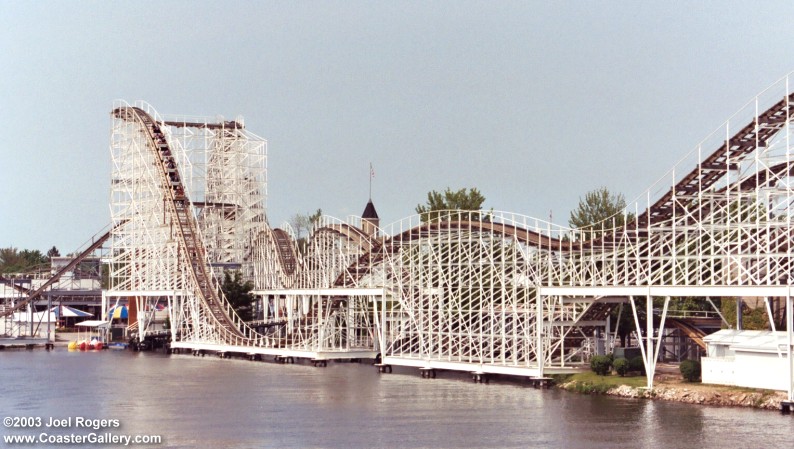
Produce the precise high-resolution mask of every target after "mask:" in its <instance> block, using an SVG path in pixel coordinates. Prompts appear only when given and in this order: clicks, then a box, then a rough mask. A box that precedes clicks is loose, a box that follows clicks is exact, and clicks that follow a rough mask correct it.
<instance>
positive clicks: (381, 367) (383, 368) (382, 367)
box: [375, 363, 392, 373]
mask: <svg viewBox="0 0 794 449" xmlns="http://www.w3.org/2000/svg"><path fill="white" fill-rule="evenodd" d="M375 366H377V367H378V372H379V373H391V372H392V369H391V365H385V364H383V363H376V364H375Z"/></svg>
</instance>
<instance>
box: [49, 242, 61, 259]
mask: <svg viewBox="0 0 794 449" xmlns="http://www.w3.org/2000/svg"><path fill="white" fill-rule="evenodd" d="M60 255H61V252H60V251H58V248H56V247H55V246H54V245H53V247H52V248H50V250H49V251H47V257H49V258H50V259H52V258H53V257H59V256H60Z"/></svg>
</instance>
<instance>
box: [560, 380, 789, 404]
mask: <svg viewBox="0 0 794 449" xmlns="http://www.w3.org/2000/svg"><path fill="white" fill-rule="evenodd" d="M554 381H555V384H556V386H557V388H561V389H563V390H566V391H570V392H575V393H584V394H607V395H610V396H620V397H627V398H644V399H657V400H664V401H675V402H683V403H688V404H701V405H718V406H734V407H753V408H763V409H769V410H779V409H780V402H781V401H783V400H785V399H786V394H785V393H783V392H780V391H772V390H760V389H752V388H743V387H732V386H726V385H710V384H702V383H700V382H686V381H684V380H683V379H682V378H681V376H680V375H678V376H675V375H662V376H657V377H656V378H655V379H654V388H653V390H648V389H646V388H645V386H646V384H647V381H646V379H645V376H626V377H620V376H617V375H609V376H599V375H597V374H595V373H593V372H591V371H588V372H583V373H578V374H572V375H560V376H554Z"/></svg>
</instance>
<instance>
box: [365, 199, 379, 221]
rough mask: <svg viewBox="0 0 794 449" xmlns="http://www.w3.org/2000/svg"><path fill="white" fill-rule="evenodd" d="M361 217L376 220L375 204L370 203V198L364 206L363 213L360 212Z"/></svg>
mask: <svg viewBox="0 0 794 449" xmlns="http://www.w3.org/2000/svg"><path fill="white" fill-rule="evenodd" d="M361 218H364V219H369V220H378V211H376V210H375V205H374V204H372V200H369V202H368V203H367V207H365V208H364V213H363V214H361Z"/></svg>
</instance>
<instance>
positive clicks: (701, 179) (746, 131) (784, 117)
mask: <svg viewBox="0 0 794 449" xmlns="http://www.w3.org/2000/svg"><path fill="white" fill-rule="evenodd" d="M790 104H794V94H790V95H788V96H786V97H784V98H783V99H782V100H780V101H778V102H777V103H775V104H774V105H773V106H771V107H770V108H768V109H767V110H766V111H764V112H763V113H761V114H760V115H758V118H757V119H753V120H752V121H751V122H750V123H748V124H747V125H745V126H744V127H743V128H742V129H741V130H740V131H738V132H737V133H735V134H734V135H733V136H732V137H731V138H729V139H727V140H726V142H725V143H724V144H723V145H722V146H720V147H719V148H717V149H716V150H714V152H712V153H711V154H710V155H709V156H708V157H706V158H705V159H704V160H703V161H702V162H700V163H699V164H698V165H697V166H696V167H695V168H694V169H693V170H692V171H691V172H689V173H688V174H687V175H686V176H684V178H683V179H682V180H681V181H679V182H678V183H676V184H675V185H674V186H673V187H672V188H671V189H670V190H669V191H667V193H665V194H664V195H663V196H662V197H661V198H660V199H659V200H658V201H656V203H654V204H653V205H652V206H650V207H649V208H648V209H647V210H646V211H645V212H643V213H641V214H639V215H638V217H637V219H636V220H635V222H633V223H627V224H626V225H624V226H623V227H622V228H620V229H617V230H615V231H613V233H612V234H605V235H603V236H601V237H598V238H594V239H590V240H584V241H575V242H568V241H563V240H560V239H556V238H553V237H549V236H544V235H542V234H540V233H538V232H534V231H531V230H528V229H523V228H520V227H518V226H512V225H506V224H500V223H491V222H487V221H471V220H469V221H457V220H451V221H435V222H429V223H424V224H423V225H421V226H419V227H415V228H413V229H410V230H408V231H405V232H403V233H401V234H398V235H395V236H393V237H391V238H390V239H388V240H387V241H386V242H384V243H382V244H378V245H374V247H373V248H372V249H371V250H370V251H367V254H364V255H362V256H361V257H360V258H359V260H358V261H356V262H355V263H354V265H353V266H351V267H349V268H348V270H346V272H345V273H342V274H340V275H339V277H338V278H337V280H336V282H335V283H334V285H335V286H341V285H345V284H346V283H350V282H352V283H355V282H357V281H358V280H360V279H361V278H362V277H363V276H365V275H366V274H367V273H369V272H370V271H371V269H372V267H373V266H374V265H376V264H377V263H380V262H381V261H382V260H383V258H384V256H385V255H386V254H394V253H396V252H397V251H399V248H398V246H399V245H400V244H401V243H403V242H409V241H411V240H414V239H416V238H419V237H420V236H422V235H424V234H426V233H428V232H433V231H465V230H468V231H477V232H491V233H494V234H497V235H501V236H503V237H505V238H515V239H516V240H518V241H520V242H522V243H526V244H529V245H532V246H535V247H537V248H540V249H545V250H549V251H560V252H574V251H583V250H591V249H595V248H599V247H604V246H608V245H609V243H611V242H613V241H620V240H621V238H622V237H627V238H630V239H636V238H640V237H642V236H643V235H644V234H645V227H646V226H648V225H650V224H655V223H659V222H662V221H664V220H669V219H671V218H672V217H673V215H674V208H679V209H680V208H682V207H683V205H682V201H684V202H685V203H686V204H689V205H695V203H696V202H697V198H691V199H689V200H682V199H681V198H682V196H686V195H687V194H696V193H697V192H703V191H706V190H708V189H710V188H711V187H713V186H714V185H715V184H716V183H717V182H718V181H719V180H720V179H722V178H723V177H724V176H725V175H726V173H727V172H728V171H729V170H733V169H736V168H738V166H739V163H740V161H741V160H742V159H743V158H745V157H747V156H748V155H750V154H751V153H752V152H753V151H755V150H756V149H758V148H760V147H764V146H766V144H767V143H768V141H769V140H770V139H772V137H773V136H774V135H775V134H776V133H778V132H779V131H780V130H782V129H783V127H784V126H785V125H786V124H787V123H788V122H789V121H790V120H791V119H792V118H794V114H792V113H791V112H794V111H792V109H794V107H793V106H790ZM786 172H788V173H789V174H791V173H793V172H794V167H789V166H788V164H786V163H782V164H778V165H775V166H773V167H771V168H770V169H769V170H767V171H765V172H761V173H759V174H758V175H754V176H751V177H748V178H747V179H745V180H743V181H742V182H740V183H738V188H739V189H741V190H751V189H754V188H756V187H761V186H764V185H767V184H768V183H769V182H772V180H771V179H770V177H771V176H772V175H779V174H782V173H786ZM727 188H729V187H726V189H727ZM676 203H678V205H676Z"/></svg>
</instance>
